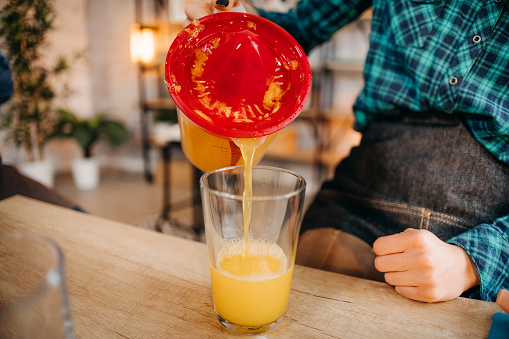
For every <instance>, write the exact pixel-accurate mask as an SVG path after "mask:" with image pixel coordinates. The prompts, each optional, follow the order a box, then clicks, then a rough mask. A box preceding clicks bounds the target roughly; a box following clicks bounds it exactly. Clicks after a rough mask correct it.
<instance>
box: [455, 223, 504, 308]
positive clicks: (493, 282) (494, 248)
mask: <svg viewBox="0 0 509 339" xmlns="http://www.w3.org/2000/svg"><path fill="white" fill-rule="evenodd" d="M448 243H450V244H454V245H457V246H459V247H461V248H462V249H463V250H464V251H465V252H466V253H467V255H468V256H469V257H470V259H471V260H472V262H473V264H474V265H475V267H476V269H477V273H478V275H479V278H480V291H479V292H480V297H481V299H483V300H488V301H495V300H496V298H497V294H498V292H499V290H500V289H501V288H506V289H507V288H509V216H505V217H502V218H499V219H497V220H495V221H494V222H493V224H481V225H479V226H477V227H474V228H473V229H471V230H469V231H468V232H465V233H462V234H460V235H458V236H456V237H454V238H452V239H450V240H449V241H448Z"/></svg>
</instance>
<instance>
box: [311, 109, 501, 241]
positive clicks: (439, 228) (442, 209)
mask: <svg viewBox="0 0 509 339" xmlns="http://www.w3.org/2000/svg"><path fill="white" fill-rule="evenodd" d="M507 214H509V166H508V165H506V164H503V163H501V162H500V161H498V160H497V159H496V158H495V157H494V156H493V155H492V154H491V153H489V152H488V151H487V150H486V149H485V148H483V147H482V146H481V145H480V144H479V143H478V142H477V141H476V140H475V139H474V138H473V136H472V135H471V133H470V132H469V131H468V130H467V128H466V127H465V125H464V124H463V123H462V122H461V121H460V119H458V118H457V117H455V116H450V115H438V114H437V115H432V114H431V115H423V114H407V115H405V116H403V117H398V118H384V119H383V120H380V121H376V122H374V123H372V124H371V125H370V126H369V127H368V129H367V130H366V131H364V132H363V137H362V141H361V144H360V146H359V147H355V148H353V149H352V152H351V154H350V156H349V157H348V158H346V159H345V160H343V161H342V162H341V163H340V164H339V166H338V167H337V169H336V173H335V177H334V179H333V180H331V181H329V182H326V183H325V184H324V185H323V187H322V190H321V191H320V192H319V194H318V195H317V196H316V199H315V200H314V202H313V203H312V205H311V206H310V208H309V209H308V211H307V213H306V215H305V218H304V220H303V224H302V228H301V233H303V232H305V231H306V230H308V229H313V228H318V227H333V228H336V229H340V230H343V231H345V232H348V233H350V234H353V235H355V236H357V237H359V238H361V239H363V240H364V241H366V242H367V243H368V244H370V245H372V244H373V242H374V241H375V240H376V239H377V238H378V237H380V236H385V235H390V234H394V233H398V232H402V231H403V230H405V229H406V228H418V229H427V230H429V231H431V232H433V233H434V234H435V235H437V236H438V237H439V238H440V239H442V240H444V241H447V240H448V239H450V238H452V237H454V236H455V235H458V234H460V233H463V232H465V231H467V230H469V229H470V228H472V227H474V226H476V225H478V224H480V223H492V222H493V221H494V220H495V219H496V218H499V217H502V216H504V215H507Z"/></svg>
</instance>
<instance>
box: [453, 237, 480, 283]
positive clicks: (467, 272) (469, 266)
mask: <svg viewBox="0 0 509 339" xmlns="http://www.w3.org/2000/svg"><path fill="white" fill-rule="evenodd" d="M453 246H455V245H453ZM455 247H456V248H457V249H458V252H459V253H460V255H461V256H462V261H463V262H464V266H463V267H464V269H463V272H464V273H463V275H464V282H465V283H464V286H463V292H464V291H466V290H469V289H471V288H472V287H475V286H477V285H479V284H480V279H479V274H478V272H477V267H476V266H475V264H474V262H473V260H472V259H471V258H470V257H469V256H468V254H467V253H466V252H465V250H463V249H462V248H461V247H459V246H455Z"/></svg>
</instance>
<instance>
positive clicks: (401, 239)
mask: <svg viewBox="0 0 509 339" xmlns="http://www.w3.org/2000/svg"><path fill="white" fill-rule="evenodd" d="M431 237H435V236H434V235H433V233H431V232H429V231H426V230H418V229H413V228H409V229H406V230H405V231H404V232H401V233H397V234H393V235H388V236H385V237H380V238H378V239H377V240H376V241H375V242H374V243H373V251H374V252H375V254H376V255H386V254H393V253H401V252H403V251H405V250H407V249H409V248H423V247H425V246H427V244H428V243H429V241H430V240H432V239H431Z"/></svg>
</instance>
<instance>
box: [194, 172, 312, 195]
mask: <svg viewBox="0 0 509 339" xmlns="http://www.w3.org/2000/svg"><path fill="white" fill-rule="evenodd" d="M245 167H246V166H245V165H238V166H229V167H222V168H219V169H215V170H212V171H209V172H207V173H205V174H203V175H202V176H201V177H200V187H201V189H202V190H206V191H207V192H208V193H210V194H212V195H214V196H220V197H223V198H228V199H231V200H239V201H242V200H244V196H243V195H242V194H232V193H227V192H223V191H219V190H217V189H213V188H211V187H210V186H209V185H208V184H207V182H206V180H207V178H208V177H210V176H212V175H214V174H217V173H221V172H228V171H234V170H242V172H243V171H244V170H243V169H244V168H245ZM255 170H269V171H274V172H280V173H286V174H289V175H291V176H293V177H295V178H296V179H297V182H300V183H301V184H300V185H299V186H298V187H297V188H296V189H294V190H292V191H291V192H289V193H284V194H275V195H253V196H252V197H251V198H250V199H249V200H250V201H264V200H269V199H270V200H284V199H288V198H291V197H293V196H296V195H299V194H302V193H303V192H304V191H305V189H306V185H307V183H306V179H304V177H303V176H302V175H300V174H299V173H297V172H294V171H292V170H289V169H286V168H281V167H275V166H265V165H255V166H253V172H254V171H255Z"/></svg>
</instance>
